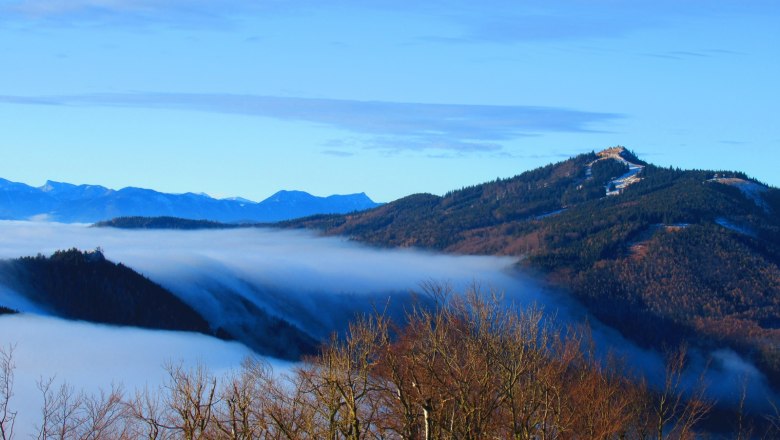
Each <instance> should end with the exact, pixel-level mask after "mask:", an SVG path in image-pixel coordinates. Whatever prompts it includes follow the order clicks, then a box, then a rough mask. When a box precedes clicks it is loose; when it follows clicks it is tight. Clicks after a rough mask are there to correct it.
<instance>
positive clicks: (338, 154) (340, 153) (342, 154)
mask: <svg viewBox="0 0 780 440" xmlns="http://www.w3.org/2000/svg"><path fill="white" fill-rule="evenodd" d="M320 153H322V154H326V155H328V156H336V157H350V156H354V155H355V153H353V152H351V151H343V150H322V151H321V152H320Z"/></svg>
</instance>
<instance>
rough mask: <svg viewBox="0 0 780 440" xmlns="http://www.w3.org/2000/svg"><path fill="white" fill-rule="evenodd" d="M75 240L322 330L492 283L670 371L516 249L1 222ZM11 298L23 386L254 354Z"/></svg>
mask: <svg viewBox="0 0 780 440" xmlns="http://www.w3.org/2000/svg"><path fill="white" fill-rule="evenodd" d="M72 247H76V248H79V249H82V250H91V249H95V248H97V247H100V248H101V249H102V250H103V252H104V254H105V256H106V258H108V259H109V260H111V261H114V262H117V263H120V262H121V263H123V264H125V265H127V266H129V267H131V268H133V269H135V270H137V271H138V272H140V273H142V274H144V275H145V276H147V277H149V278H150V279H152V280H153V281H155V282H158V283H160V284H162V285H163V286H165V287H166V288H168V289H170V290H171V291H172V292H173V293H175V294H176V295H178V296H179V297H181V298H182V299H183V300H184V301H186V302H187V303H189V304H190V305H191V306H192V307H193V308H195V309H196V310H198V311H199V312H200V313H201V314H203V315H204V317H206V318H207V319H208V320H209V321H210V322H211V323H212V324H220V325H221V324H225V323H230V322H236V321H238V322H240V321H241V320H242V319H251V317H247V316H244V315H242V311H241V308H240V307H236V305H237V304H240V303H241V302H242V301H249V302H251V303H253V304H255V305H257V306H258V307H260V308H262V309H263V310H267V311H269V312H270V313H272V314H275V315H277V316H279V317H282V318H284V319H286V320H288V321H290V322H292V323H294V324H295V325H297V326H299V327H300V328H302V329H304V330H305V331H306V332H307V333H309V334H310V335H313V336H315V337H317V338H324V337H326V336H327V335H328V334H329V333H330V332H332V331H340V330H343V329H344V328H345V327H346V325H347V323H348V322H349V320H350V319H352V318H353V317H354V315H355V314H356V313H364V312H371V311H372V310H375V309H379V310H384V309H385V308H387V307H391V308H392V307H395V308H397V309H399V310H402V309H403V307H404V306H405V305H408V301H409V300H410V292H414V291H420V286H421V285H422V284H423V283H426V282H439V283H448V284H450V285H452V286H453V287H454V288H455V289H456V290H459V291H462V290H463V289H465V288H467V287H468V286H470V285H472V284H474V283H477V284H479V285H480V286H482V289H483V290H487V289H495V290H498V291H501V292H504V294H505V297H506V300H507V301H512V302H514V303H515V304H517V305H519V306H521V307H524V306H528V305H531V304H534V305H537V306H541V307H543V308H544V310H545V311H546V312H548V313H549V314H550V315H554V316H555V319H557V320H559V321H561V322H562V323H567V322H574V323H582V322H586V321H587V322H588V323H589V325H590V326H591V328H592V332H593V336H594V339H595V340H596V342H597V346H598V349H599V350H600V352H602V353H606V352H607V351H611V352H613V353H615V354H617V355H618V356H621V357H623V358H624V359H626V362H627V365H628V368H629V369H631V370H634V371H637V372H642V373H643V374H644V375H645V376H646V377H648V379H649V380H650V381H651V382H658V381H660V380H661V379H660V378H661V376H662V373H663V361H662V358H661V356H659V355H658V354H656V353H653V352H649V351H647V350H644V349H641V348H639V347H636V346H635V345H633V344H631V343H629V342H628V341H626V340H625V339H624V338H623V337H622V336H621V335H620V334H618V333H617V332H615V331H613V330H611V329H610V328H607V327H605V326H603V325H600V324H599V323H598V321H597V320H595V319H594V318H592V317H591V316H589V315H588V314H587V312H586V311H585V310H584V309H583V308H582V307H580V306H578V305H577V304H576V303H574V302H573V301H571V300H570V299H568V298H567V297H566V296H565V295H562V294H560V293H557V292H555V291H553V290H550V289H548V288H545V287H544V286H543V285H542V284H541V283H538V282H536V281H535V280H534V278H533V277H532V276H530V275H528V274H525V273H523V272H520V271H519V270H517V269H516V267H515V263H516V259H514V258H509V257H488V256H456V255H443V254H436V253H431V252H424V251H419V250H411V249H378V248H372V247H367V246H363V245H359V244H356V243H354V242H350V241H348V240H345V239H343V238H334V237H319V236H316V235H315V234H313V233H312V232H308V231H286V230H276V229H257V228H247V229H229V230H200V231H182V230H122V229H113V228H92V227H88V226H87V225H72V224H57V223H44V222H18V221H0V258H16V257H20V256H28V255H36V254H38V253H41V254H44V255H50V254H51V253H53V252H54V251H56V250H59V249H68V248H72ZM4 303H5V305H8V304H10V305H12V306H13V307H15V308H18V309H20V310H22V311H23V312H26V313H25V315H23V316H4V317H0V345H3V346H6V345H7V344H9V343H13V344H17V347H18V348H17V352H18V353H19V362H18V364H19V372H20V373H19V379H20V380H21V379H22V376H24V381H25V385H23V386H25V387H29V386H30V381H31V380H32V381H33V387H34V379H35V378H37V377H39V376H49V375H51V374H56V375H57V377H58V378H62V379H64V380H68V381H72V382H74V383H79V384H81V383H83V384H85V385H88V384H92V385H90V386H92V387H93V388H94V387H95V386H98V385H100V386H104V387H105V386H108V385H110V383H111V382H112V381H115V382H116V381H119V382H123V383H125V384H127V385H132V386H135V385H137V384H139V383H141V381H142V379H143V378H150V380H152V381H154V379H151V378H155V377H159V375H160V374H162V373H163V371H162V369H161V365H162V363H163V362H164V360H184V361H186V362H194V361H195V360H196V359H200V360H201V361H203V362H204V363H206V364H207V365H209V366H211V367H212V368H214V369H217V370H220V369H225V368H229V367H230V366H238V365H239V364H240V359H241V358H242V357H243V356H246V355H247V354H248V353H249V350H248V349H247V348H245V347H243V346H241V345H239V344H237V343H227V342H223V341H219V340H216V339H213V338H210V337H207V336H202V335H191V334H183V333H174V332H155V331H148V330H143V331H142V330H136V329H126V328H125V329H119V328H113V327H107V326H98V325H93V324H86V323H72V322H65V321H62V320H58V319H55V318H53V317H48V318H45V317H40V316H39V315H40V314H43V313H45V311H44V310H41V309H39V308H37V306H36V305H35V304H30V303H29V302H26V301H25V299H24V298H23V297H21V296H20V295H17V294H16V293H14V292H12V291H10V290H9V289H8V288H6V287H3V286H0V304H4ZM388 304H389V306H388ZM627 319H630V317H627ZM93 341H94V342H93ZM705 358H707V359H711V360H714V362H710V363H709V366H708V367H707V368H708V373H707V374H708V381H709V382H710V389H711V393H712V395H713V396H715V397H717V398H718V399H721V400H733V399H736V398H737V396H738V395H739V389H740V387H741V384H742V383H743V381H746V383H747V386H748V388H749V389H750V391H752V395H753V396H755V399H756V402H758V403H760V401H764V402H765V399H766V397H765V396H766V393H767V391H766V390H768V387H767V386H766V381H765V379H764V377H763V376H762V375H761V374H760V373H759V372H758V370H756V368H755V367H754V366H752V365H750V364H749V363H748V362H747V361H745V360H744V359H742V358H740V357H739V356H738V355H736V354H735V353H733V352H731V351H728V350H717V351H715V352H713V353H706V354H701V355H700V356H696V357H695V358H694V361H693V362H692V365H694V367H695V368H691V370H690V372H689V377H688V380H689V381H691V382H693V381H694V380H695V379H696V378H698V376H699V374H700V372H701V368H704V367H703V366H704V365H705V364H707V361H705V360H704V359H705ZM97 370H99V372H98V371H97ZM155 372H157V373H155ZM155 374H157V375H158V376H155ZM20 386H22V385H21V384H20ZM27 389H29V388H27ZM20 395H21V393H20Z"/></svg>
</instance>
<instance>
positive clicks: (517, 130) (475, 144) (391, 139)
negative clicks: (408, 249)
mask: <svg viewBox="0 0 780 440" xmlns="http://www.w3.org/2000/svg"><path fill="white" fill-rule="evenodd" d="M0 103H5V104H29V105H49V106H94V107H128V108H147V109H174V110H188V111H199V112H210V113H223V114H239V115H247V116H256V117H263V118H272V119H278V120H285V121H295V122H307V123H314V124H321V125H324V126H329V127H333V128H337V129H341V130H346V131H350V132H353V133H359V134H363V135H370V136H371V137H372V140H370V141H368V142H366V143H365V144H364V145H365V146H366V147H368V148H376V149H382V150H387V151H399V150H417V151H419V150H426V149H436V150H453V151H459V152H464V153H465V152H495V151H499V150H501V148H502V146H501V144H500V143H501V141H509V140H513V139H517V138H521V137H526V136H534V135H538V134H541V133H551V132H575V133H587V132H596V131H598V128H597V126H598V125H599V124H605V123H609V122H611V121H614V120H616V119H619V118H621V117H622V115H620V114H616V113H602V112H590V111H583V110H574V109H568V108H560V107H542V106H524V105H460V104H425V103H405V102H383V101H353V100H340V99H313V98H295V97H280V96H260V95H234V94H195V93H192V94H186V93H126V94H84V95H63V96H35V97H23V96H0Z"/></svg>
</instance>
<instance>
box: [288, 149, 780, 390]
mask: <svg viewBox="0 0 780 440" xmlns="http://www.w3.org/2000/svg"><path fill="white" fill-rule="evenodd" d="M607 152H608V153H609V154H606V153H607ZM615 152H617V153H618V154H619V155H620V157H615V156H614V154H615ZM625 161H628V162H630V163H632V164H639V165H640V166H641V167H642V168H641V171H639V173H638V174H637V175H636V177H637V179H636V180H635V183H633V184H631V185H629V186H627V187H626V188H625V189H624V190H622V191H617V195H614V196H607V195H606V191H608V190H613V189H615V188H614V183H611V182H614V181H615V179H617V178H619V177H620V176H621V175H623V174H624V173H625V172H626V170H627V168H626V165H625V163H624V162H625ZM778 212H780V190H777V189H775V188H769V187H766V186H764V185H762V184H760V183H759V182H754V181H752V180H750V179H749V178H748V177H747V176H746V175H744V174H742V173H739V172H723V171H702V170H695V171H684V170H679V169H671V168H661V167H657V166H653V165H650V164H646V163H644V162H641V161H639V159H638V158H636V156H635V155H633V154H632V153H630V152H629V151H627V150H624V149H610V150H605V152H601V153H598V154H596V153H591V154H585V155H581V156H577V157H574V158H572V159H569V160H566V161H563V162H560V163H557V164H553V165H548V166H546V167H543V168H539V169H536V170H533V171H529V172H526V173H523V174H521V175H519V176H516V177H513V178H510V179H503V180H497V181H494V182H488V183H485V184H482V185H477V186H473V187H469V188H463V189H461V190H458V191H453V192H451V193H448V194H446V195H445V196H443V197H437V196H434V195H429V194H418V195H412V196H409V197H406V198H403V199H400V200H398V201H396V202H392V203H389V204H387V205H384V206H381V207H379V208H376V209H373V210H370V211H367V212H363V213H356V214H350V215H341V216H316V217H310V218H308V219H303V220H300V221H292V222H287V223H284V224H283V225H284V226H285V227H306V228H315V229H319V230H322V231H323V232H324V233H326V234H341V235H346V236H349V237H351V238H352V239H355V240H358V241H361V242H366V243H371V244H375V245H380V246H410V247H411V246H413V247H422V248H430V249H437V250H444V251H448V252H457V253H469V254H499V255H516V256H519V257H521V259H522V263H521V264H523V265H527V266H529V267H531V268H535V269H539V270H542V271H543V272H544V273H545V274H547V277H548V278H549V279H550V280H551V281H552V282H554V283H555V284H556V285H558V286H561V287H563V288H566V289H568V290H569V291H570V292H571V293H572V294H573V295H574V296H575V297H577V298H578V299H579V300H581V301H582V302H583V303H584V304H585V305H586V306H588V308H589V309H590V310H591V311H592V312H593V313H594V314H595V315H596V316H597V317H598V318H600V319H601V320H603V321H604V322H606V323H607V324H609V325H611V326H614V327H615V328H617V329H619V330H620V331H622V332H623V333H624V334H625V335H627V336H628V337H630V338H631V339H634V340H635V341H637V342H639V343H641V344H644V345H646V346H651V347H655V348H661V347H668V346H674V345H676V344H679V343H681V342H688V343H691V344H694V345H698V346H707V347H723V346H726V347H730V348H732V349H735V350H737V351H738V352H740V353H742V354H743V355H746V356H749V357H750V358H752V359H753V360H754V361H756V362H757V363H758V364H759V365H760V367H761V369H762V370H763V371H764V372H765V373H767V375H768V376H769V379H770V381H771V382H772V384H773V385H774V386H775V387H780V348H778V347H780V219H779V218H778V215H777V213H778Z"/></svg>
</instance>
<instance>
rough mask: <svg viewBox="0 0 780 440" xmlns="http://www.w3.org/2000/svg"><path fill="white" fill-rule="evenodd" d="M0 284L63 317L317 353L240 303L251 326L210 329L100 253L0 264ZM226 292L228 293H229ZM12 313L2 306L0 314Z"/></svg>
mask: <svg viewBox="0 0 780 440" xmlns="http://www.w3.org/2000/svg"><path fill="white" fill-rule="evenodd" d="M0 284H4V285H6V286H8V287H10V288H11V289H13V290H14V291H16V292H19V293H20V294H22V295H24V296H25V297H26V298H27V299H28V300H30V301H31V302H32V303H34V304H36V305H37V306H39V307H41V308H43V309H45V310H48V311H50V312H52V313H53V314H54V315H56V316H59V317H62V318H66V319H76V320H84V321H89V322H95V323H103V324H112V325H125V326H135V327H141V328H149V329H161V330H181V331H191V332H198V333H203V334H208V335H213V336H217V337H220V338H223V339H231V340H233V339H234V340H238V341H240V342H242V343H244V344H246V345H247V346H248V347H250V348H252V349H253V350H255V351H257V352H259V353H261V354H268V355H272V356H275V357H279V358H283V359H291V360H297V359H299V358H300V357H301V356H302V355H304V354H313V353H315V352H316V347H317V341H315V340H314V339H313V338H311V337H310V336H308V335H307V334H305V333H303V332H302V331H301V330H300V329H298V328H297V327H295V326H294V325H292V324H290V323H288V322H287V321H285V320H283V319H280V318H277V317H275V316H272V315H270V314H268V313H267V312H266V311H265V310H262V309H260V308H258V307H256V306H253V305H251V304H244V305H243V306H242V307H244V308H245V309H247V310H248V311H249V312H251V313H250V315H251V316H252V320H251V321H245V322H241V323H238V324H236V325H232V326H231V325H226V326H224V327H219V328H213V327H212V326H210V325H209V323H208V322H207V321H206V320H205V319H204V318H203V317H202V316H201V315H200V314H198V313H197V312H196V311H195V310H194V309H193V308H192V307H190V305H188V304H186V303H184V302H183V301H182V300H181V299H179V298H178V297H177V296H175V295H174V294H173V293H171V292H169V291H168V290H166V289H165V288H163V287H162V286H160V285H159V284H157V283H155V282H153V281H151V280H149V279H148V278H146V277H144V276H142V275H140V274H138V273H137V272H135V271H134V270H132V269H130V268H129V267H127V266H124V265H123V264H121V263H119V264H115V263H113V262H111V261H109V260H107V259H106V258H105V257H104V256H103V254H102V252H100V250H95V251H88V252H82V251H80V250H77V249H70V250H64V251H57V252H55V253H54V254H53V255H52V256H51V257H45V256H43V255H38V256H36V257H22V258H18V259H13V260H5V261H0ZM228 293H229V292H228ZM4 312H5V313H8V312H11V310H9V309H7V308H3V307H0V313H4Z"/></svg>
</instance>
